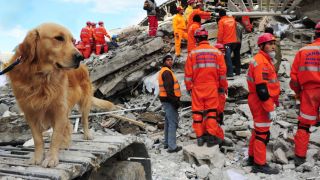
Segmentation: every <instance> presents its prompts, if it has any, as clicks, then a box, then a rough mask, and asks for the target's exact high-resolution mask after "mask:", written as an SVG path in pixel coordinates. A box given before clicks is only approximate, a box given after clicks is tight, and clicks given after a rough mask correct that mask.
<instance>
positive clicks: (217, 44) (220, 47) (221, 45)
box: [214, 43, 225, 52]
mask: <svg viewBox="0 0 320 180" xmlns="http://www.w3.org/2000/svg"><path fill="white" fill-rule="evenodd" d="M214 47H216V48H218V49H219V50H220V51H222V52H224V51H225V49H224V45H223V44H221V43H216V44H215V45H214Z"/></svg>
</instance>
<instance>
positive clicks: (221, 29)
mask: <svg viewBox="0 0 320 180" xmlns="http://www.w3.org/2000/svg"><path fill="white" fill-rule="evenodd" d="M237 41H238V40H237V23H236V20H235V19H234V18H233V17H229V16H223V17H221V19H220V20H219V22H218V36H217V43H221V44H229V43H236V42H237Z"/></svg>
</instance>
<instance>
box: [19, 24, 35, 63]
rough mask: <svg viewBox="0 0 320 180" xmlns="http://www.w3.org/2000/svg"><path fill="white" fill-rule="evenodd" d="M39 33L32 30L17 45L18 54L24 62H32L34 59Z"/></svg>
mask: <svg viewBox="0 0 320 180" xmlns="http://www.w3.org/2000/svg"><path fill="white" fill-rule="evenodd" d="M38 39H39V32H38V31H37V29H33V30H31V31H29V32H28V34H27V36H26V37H25V38H24V40H23V42H22V43H21V44H20V45H19V49H18V51H19V53H20V55H21V56H22V59H23V60H24V61H26V62H32V61H33V60H34V59H35V55H36V49H37V43H38Z"/></svg>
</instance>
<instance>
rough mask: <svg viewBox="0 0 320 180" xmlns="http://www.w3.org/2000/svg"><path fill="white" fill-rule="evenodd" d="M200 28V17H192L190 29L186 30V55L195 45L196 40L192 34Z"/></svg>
mask: <svg viewBox="0 0 320 180" xmlns="http://www.w3.org/2000/svg"><path fill="white" fill-rule="evenodd" d="M200 27H201V17H200V16H199V15H195V16H194V17H193V23H192V24H191V26H190V28H189V29H188V45H187V49H188V54H189V53H190V51H191V50H192V49H194V48H195V47H196V45H197V42H196V39H195V37H194V33H195V32H196V30H197V29H199V28H200Z"/></svg>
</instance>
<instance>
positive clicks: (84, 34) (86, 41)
mask: <svg viewBox="0 0 320 180" xmlns="http://www.w3.org/2000/svg"><path fill="white" fill-rule="evenodd" d="M86 24H87V26H86V27H84V28H82V29H81V32H80V39H81V42H82V43H83V46H84V48H85V50H84V51H83V56H84V58H89V57H90V54H91V46H90V38H91V34H92V33H91V22H90V21H88V22H87V23H86Z"/></svg>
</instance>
